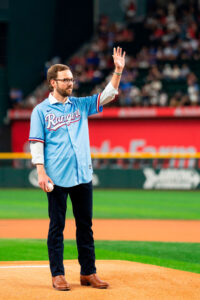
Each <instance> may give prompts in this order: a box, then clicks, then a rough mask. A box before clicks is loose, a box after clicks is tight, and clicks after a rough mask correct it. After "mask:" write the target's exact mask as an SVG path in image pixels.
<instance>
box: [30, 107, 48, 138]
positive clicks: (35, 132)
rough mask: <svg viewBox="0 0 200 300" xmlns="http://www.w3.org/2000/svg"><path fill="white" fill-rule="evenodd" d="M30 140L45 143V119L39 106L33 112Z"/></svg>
mask: <svg viewBox="0 0 200 300" xmlns="http://www.w3.org/2000/svg"><path fill="white" fill-rule="evenodd" d="M29 141H30V142H32V141H33V142H41V143H44V120H43V118H42V114H41V112H40V111H39V110H38V108H37V107H35V108H34V109H33V112H32V114H31V124H30V134H29Z"/></svg>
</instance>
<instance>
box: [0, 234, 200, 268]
mask: <svg viewBox="0 0 200 300" xmlns="http://www.w3.org/2000/svg"><path fill="white" fill-rule="evenodd" d="M95 247H96V258H97V259H110V260H113V259H114V260H115V259H117V260H128V261H134V262H141V263H146V264H152V265H158V266H163V267H168V268H173V269H180V270H184V271H189V272H195V273H200V261H199V253H200V244H199V243H161V242H132V241H130V242H129V241H128V242H120V241H96V242H95ZM0 257H1V260H2V261H18V260H19V261H20V260H23V261H24V260H48V254H47V246H46V241H45V240H30V239H27V240H21V239H19V240H16V239H15V240H10V239H2V240H1V243H0ZM64 259H77V249H76V243H75V241H71V240H66V241H65V254H64Z"/></svg>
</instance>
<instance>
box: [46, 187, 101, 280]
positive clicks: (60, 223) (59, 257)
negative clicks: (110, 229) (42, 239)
mask: <svg viewBox="0 0 200 300" xmlns="http://www.w3.org/2000/svg"><path fill="white" fill-rule="evenodd" d="M68 194H69V195H70V198H71V201H72V207H73V214H74V217H75V221H76V243H77V249H78V261H79V263H80V265H81V274H82V275H89V274H93V273H96V267H95V252H94V239H93V231H92V202H93V201H92V182H89V183H85V184H80V185H77V186H74V187H70V188H64V187H60V186H56V185H55V186H54V190H53V191H52V192H51V193H47V196H48V203H49V218H50V224H49V233H48V240H47V245H48V254H49V261H50V269H51V274H52V276H57V275H64V273H65V271H64V265H63V251H64V244H63V230H64V228H65V215H66V210H67V197H68Z"/></svg>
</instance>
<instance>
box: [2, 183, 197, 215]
mask: <svg viewBox="0 0 200 300" xmlns="http://www.w3.org/2000/svg"><path fill="white" fill-rule="evenodd" d="M93 211H94V218H101V219H108V218H111V219H114V218H116V219H178V220H180V219H182V220H200V192H196V191H194V192H191V191H190V192H188V191H135V190H95V191H94V209H93ZM72 217H73V216H72V209H71V201H70V199H68V212H67V218H72ZM0 218H1V219H43V218H48V214H47V197H46V195H45V193H44V192H42V191H41V190H39V189H9V190H8V189H1V190H0Z"/></svg>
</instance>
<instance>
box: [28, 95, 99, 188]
mask: <svg viewBox="0 0 200 300" xmlns="http://www.w3.org/2000/svg"><path fill="white" fill-rule="evenodd" d="M54 99H55V98H54ZM99 101H100V94H97V95H93V96H90V97H81V98H77V97H68V101H67V102H66V103H64V104H63V103H61V102H55V103H51V101H50V99H49V98H47V99H45V100H44V101H43V102H41V103H40V104H38V105H37V106H36V107H35V108H34V109H33V112H32V115H31V126H30V136H29V141H38V142H42V143H44V166H45V170H46V173H47V175H48V176H49V177H50V178H51V179H52V180H53V182H54V184H56V185H58V186H62V187H71V186H75V185H78V184H81V183H87V182H89V181H91V180H92V172H93V170H92V162H91V154H90V142H89V131H88V116H90V115H92V114H96V113H98V112H101V111H102V110H103V107H102V106H99Z"/></svg>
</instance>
